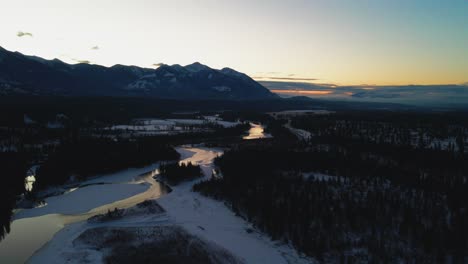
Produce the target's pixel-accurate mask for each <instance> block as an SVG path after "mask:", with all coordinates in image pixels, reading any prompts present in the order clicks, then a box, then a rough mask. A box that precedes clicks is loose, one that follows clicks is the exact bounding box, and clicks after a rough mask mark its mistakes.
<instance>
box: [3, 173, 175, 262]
mask: <svg viewBox="0 0 468 264" xmlns="http://www.w3.org/2000/svg"><path fill="white" fill-rule="evenodd" d="M157 173H158V171H157V170H156V169H155V170H151V171H149V172H146V173H143V174H141V175H137V176H136V177H132V178H134V181H131V182H128V184H146V185H148V186H149V187H148V188H147V189H146V191H144V192H141V193H138V194H136V195H134V196H131V197H128V198H125V199H122V200H118V201H114V202H111V203H108V204H105V205H102V206H98V207H95V208H93V209H91V210H89V211H87V212H85V213H81V214H70V215H65V214H53V213H52V214H46V215H41V216H35V217H25V218H20V219H16V220H14V221H13V222H12V223H11V230H10V233H9V234H8V235H7V236H6V237H5V239H4V240H2V241H1V242H0V260H1V263H24V262H26V261H27V260H28V259H29V257H31V256H32V255H33V254H34V252H36V251H37V250H38V249H40V248H41V247H42V246H43V245H45V244H46V243H47V242H48V241H49V240H50V239H52V237H53V236H54V234H55V233H57V232H58V231H60V230H61V229H62V228H63V227H64V226H65V225H67V224H71V223H76V222H79V221H83V220H86V219H88V218H89V217H92V216H94V215H98V214H102V213H105V212H107V211H108V210H112V209H114V208H128V207H132V206H134V205H136V204H138V203H140V202H143V201H145V200H147V199H154V198H158V197H161V196H162V195H164V194H166V193H167V192H168V187H166V186H165V185H164V184H162V183H159V182H157V181H156V180H154V176H155V175H156V174H157ZM119 180H120V179H119ZM130 180H132V179H130ZM95 181H99V178H97V179H95ZM96 185H102V184H101V183H95V184H87V185H85V186H83V187H78V188H76V189H73V190H71V191H77V190H79V189H84V188H90V187H93V186H96ZM109 185H122V182H115V183H109ZM65 195H68V192H67V193H64V194H62V195H59V196H56V197H54V198H59V199H60V198H61V197H62V196H65ZM95 198H96V199H99V196H96V197H95ZM46 206H47V205H46ZM69 206H73V204H70V205H69ZM27 210H33V209H26V210H24V211H27ZM20 212H22V211H20ZM16 217H17V215H15V218H16Z"/></svg>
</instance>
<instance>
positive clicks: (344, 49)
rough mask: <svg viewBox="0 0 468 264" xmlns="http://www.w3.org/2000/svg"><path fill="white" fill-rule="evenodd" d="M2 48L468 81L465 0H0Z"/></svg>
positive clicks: (314, 78)
mask: <svg viewBox="0 0 468 264" xmlns="http://www.w3.org/2000/svg"><path fill="white" fill-rule="evenodd" d="M0 6H1V11H2V12H1V13H2V14H1V16H0V36H1V38H0V46H2V47H4V48H6V49H8V50H13V51H20V52H22V53H25V54H29V55H37V56H41V57H45V58H48V59H52V58H59V59H61V60H64V61H66V62H69V63H77V62H79V61H90V62H91V63H95V64H102V65H106V66H111V65H113V64H129V65H130V64H131V65H138V66H143V67H154V66H153V64H155V65H156V64H158V63H166V64H181V65H186V64H190V63H192V62H195V61H199V62H201V63H204V64H207V65H209V66H211V67H213V68H222V67H226V66H227V67H231V68H234V69H237V70H239V71H242V72H245V73H247V74H249V75H250V76H252V77H254V78H256V79H257V80H276V81H281V80H284V81H297V82H315V83H333V84H338V85H362V84H373V85H404V84H461V83H466V82H468V1H466V0H445V1H444V0H440V1H434V0H387V1H384V0H374V1H370V0H368V1H361V0H356V1H354V0H341V1H338V0H323V1H322V0H308V1H306V0H290V1H284V0H268V1H266V0H265V1H263V0H259V1H255V0H237V1H227V0H198V1H195V0H192V1H189V0H170V1H168V0H164V1H159V0H153V1H150V0H112V1H111V0H92V1H91V0H80V1H70V0H30V1H24V0H14V1H7V0H0Z"/></svg>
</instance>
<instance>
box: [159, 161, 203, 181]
mask: <svg viewBox="0 0 468 264" xmlns="http://www.w3.org/2000/svg"><path fill="white" fill-rule="evenodd" d="M159 173H160V176H161V177H162V179H163V180H164V181H167V182H168V183H169V184H170V185H177V184H179V183H180V182H182V181H187V180H193V179H195V178H197V177H201V176H202V171H201V169H200V166H199V165H193V164H192V163H191V162H189V163H187V164H186V163H182V164H179V163H163V164H161V165H160V166H159Z"/></svg>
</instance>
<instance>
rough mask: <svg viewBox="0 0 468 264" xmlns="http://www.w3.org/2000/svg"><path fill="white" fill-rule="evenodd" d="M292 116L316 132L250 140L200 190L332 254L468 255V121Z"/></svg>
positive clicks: (325, 256)
mask: <svg viewBox="0 0 468 264" xmlns="http://www.w3.org/2000/svg"><path fill="white" fill-rule="evenodd" d="M410 117H411V115H410ZM286 122H290V123H291V124H292V125H293V127H294V128H296V129H303V130H305V131H308V132H310V133H311V135H312V136H311V137H310V138H309V139H297V140H296V141H295V142H292V141H286V139H290V138H291V137H285V136H284V131H283V135H281V137H279V138H276V139H273V141H271V142H269V143H264V144H245V145H240V146H238V147H237V148H235V149H233V150H230V151H227V152H226V153H225V154H224V155H223V156H222V157H220V158H218V159H217V161H216V164H217V166H218V167H219V170H220V171H221V173H222V175H223V177H222V178H219V177H218V178H212V179H211V180H208V181H205V182H202V183H200V184H197V185H195V186H194V190H195V191H199V192H201V193H202V194H204V195H208V196H210V197H214V198H216V199H220V200H224V201H226V202H227V203H228V204H229V206H230V207H231V208H232V210H233V211H234V212H236V213H237V214H238V215H240V216H242V217H244V218H245V219H247V220H248V221H250V222H252V223H253V224H254V225H255V226H256V227H258V228H259V229H260V230H262V231H264V232H266V233H268V234H269V235H270V236H271V237H272V238H273V239H275V240H280V241H284V242H288V243H292V244H293V245H295V247H296V248H297V249H299V250H300V251H301V252H303V253H305V254H307V255H309V256H313V257H316V258H318V259H319V260H320V261H323V262H330V263H337V262H341V263H354V262H356V261H365V262H373V263H395V262H404V263H437V262H439V263H440V262H447V261H453V262H454V263H463V262H466V261H467V256H468V211H467V209H468V162H467V161H468V153H466V152H465V151H464V145H465V144H466V139H467V133H466V132H467V129H466V128H467V127H466V124H464V123H463V122H459V121H458V120H456V119H443V118H438V117H437V116H433V117H429V116H425V115H414V117H413V119H412V118H408V116H406V117H404V116H403V115H400V116H398V115H396V114H393V115H388V116H372V115H371V114H369V115H367V114H366V115H360V118H359V116H356V115H354V114H348V115H347V114H339V115H325V116H300V117H293V118H291V119H290V120H282V121H280V123H286ZM406 134H408V135H406ZM407 137H409V138H407ZM447 139H449V142H450V143H446V142H444V141H446V140H447ZM434 142H435V143H434Z"/></svg>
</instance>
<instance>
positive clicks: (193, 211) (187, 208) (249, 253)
mask: <svg viewBox="0 0 468 264" xmlns="http://www.w3.org/2000/svg"><path fill="white" fill-rule="evenodd" d="M177 151H178V152H179V153H180V154H181V156H182V160H181V162H184V163H186V162H192V163H195V164H199V165H200V167H201V169H202V171H203V173H204V174H205V178H206V177H207V176H206V175H211V172H212V170H213V162H212V161H213V159H214V158H215V157H217V156H219V155H221V154H222V150H219V149H205V148H178V149H177ZM200 180H203V179H199V180H195V181H191V182H186V183H182V184H180V185H178V186H174V187H172V192H171V193H170V194H168V195H165V196H163V197H161V198H160V199H159V200H158V202H159V204H160V205H161V206H162V207H163V208H164V209H165V210H166V212H167V215H168V216H169V217H170V218H171V219H173V221H174V222H175V223H176V224H178V225H180V226H182V227H184V228H185V229H186V230H188V231H189V232H190V233H191V234H193V235H196V236H199V237H201V238H203V239H206V240H209V241H212V242H214V243H216V244H218V245H220V246H222V247H224V248H226V249H227V250H228V251H230V252H231V253H232V254H234V255H235V256H237V257H239V258H240V259H241V260H243V261H245V262H246V263H271V264H274V263H310V262H312V260H310V259H308V258H305V257H303V256H301V255H299V254H298V253H297V252H296V251H295V250H294V249H293V248H291V247H290V246H289V245H285V244H282V243H279V242H274V241H271V240H270V238H269V237H268V236H266V235H264V234H262V233H260V232H258V231H256V232H252V233H248V232H247V229H254V228H253V227H252V225H251V224H250V223H248V222H246V221H245V220H243V219H242V218H240V217H237V216H236V215H235V214H234V213H233V212H232V211H231V210H229V209H228V208H227V207H226V206H225V205H224V203H222V202H220V201H215V200H213V199H211V198H208V197H204V196H202V195H200V194H198V193H195V192H192V191H191V188H192V186H193V185H194V184H195V183H196V182H198V181H200ZM254 230H255V229H254Z"/></svg>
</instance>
